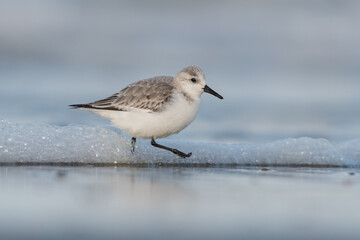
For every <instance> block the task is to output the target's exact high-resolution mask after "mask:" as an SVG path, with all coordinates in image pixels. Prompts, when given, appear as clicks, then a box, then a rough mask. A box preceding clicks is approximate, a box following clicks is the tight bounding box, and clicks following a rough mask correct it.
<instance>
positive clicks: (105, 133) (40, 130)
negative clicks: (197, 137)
mask: <svg viewBox="0 0 360 240" xmlns="http://www.w3.org/2000/svg"><path fill="white" fill-rule="evenodd" d="M0 132H1V135H0V164H3V165H4V164H55V165H56V164H70V165H71V164H75V165H76V164H78V165H79V164H115V165H116V164H119V165H121V164H129V165H131V164H134V165H136V164H150V165H151V164H164V165H166V164H180V165H181V164H184V165H185V164H194V165H220V166H221V165H236V166H313V167H359V163H360V139H353V140H349V141H345V142H341V143H337V144H332V143H331V142H329V141H328V140H326V139H315V138H308V137H302V138H288V139H282V140H278V141H274V142H270V143H265V144H224V143H203V142H192V141H186V142H185V141H174V140H167V139H159V140H158V142H159V143H160V144H163V145H166V146H171V147H174V148H178V149H179V150H181V151H184V152H192V153H193V155H192V156H191V157H190V158H186V159H183V158H180V157H178V156H176V155H174V154H173V153H171V152H168V151H165V150H162V149H158V148H154V147H153V146H151V144H150V141H149V140H142V139H138V141H137V144H136V149H135V153H134V154H132V153H131V151H130V149H131V146H130V137H129V136H127V135H125V134H124V133H122V132H121V131H120V130H117V129H115V128H112V127H95V126H85V125H69V126H54V125H45V124H34V123H18V122H10V121H7V120H1V121H0Z"/></svg>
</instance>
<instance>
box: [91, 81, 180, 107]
mask: <svg viewBox="0 0 360 240" xmlns="http://www.w3.org/2000/svg"><path fill="white" fill-rule="evenodd" d="M173 90H174V85H173V78H172V77H166V76H162V77H155V78H151V79H145V80H142V81H139V82H136V83H133V84H130V85H129V86H127V87H126V88H124V89H123V90H121V91H120V92H118V93H115V94H114V95H112V96H110V97H108V98H105V99H102V100H99V101H96V102H92V103H89V104H88V105H90V106H91V108H96V109H104V110H118V111H128V110H130V109H134V108H135V109H141V110H147V111H150V112H156V111H159V110H161V109H162V107H163V105H164V103H166V102H168V101H170V100H171V94H172V92H173Z"/></svg>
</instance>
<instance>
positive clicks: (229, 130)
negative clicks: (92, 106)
mask: <svg viewBox="0 0 360 240" xmlns="http://www.w3.org/2000/svg"><path fill="white" fill-rule="evenodd" d="M359 13H360V2H359V1H356V0H348V1H337V0H332V1H321V0H320V1H304V0H301V1H300V0H299V1H296V0H294V1H267V0H263V1H261V0H259V1H254V0H251V1H250V0H249V1H160V0H158V1H151V2H150V1H145V0H143V1H97V0H87V1H84V0H75V1H64V0H61V1H60V0H33V1H27V0H17V1H13V0H0V85H1V88H0V118H1V119H6V120H10V121H21V122H39V123H46V124H56V125H68V124H91V125H109V122H108V121H107V120H105V119H101V118H100V117H98V116H96V115H94V114H92V113H89V112H85V111H79V110H71V109H69V107H68V105H69V104H75V103H87V102H90V101H94V100H98V99H102V98H105V97H108V96H109V95H111V94H113V93H115V92H117V91H119V90H121V89H122V88H123V87H125V86H126V85H127V84H129V83H131V82H134V81H137V80H140V79H144V78H148V77H153V76H157V75H174V74H175V73H177V72H178V71H180V70H181V69H182V68H184V67H186V66H188V65H198V66H200V67H201V68H202V69H203V71H204V72H205V74H206V77H207V82H208V85H209V86H211V87H212V88H213V89H214V90H216V91H217V92H219V93H220V94H222V95H223V96H224V98H225V99H224V100H223V101H220V100H219V99H217V98H215V97H213V96H211V95H203V97H202V106H201V108H200V111H199V115H198V117H197V119H196V121H195V122H194V123H193V124H191V125H190V126H189V127H188V128H187V129H185V130H184V131H183V132H181V134H179V135H176V136H172V138H175V139H189V138H190V139H191V140H202V141H219V142H264V141H271V140H274V139H279V138H285V137H299V136H309V137H325V138H328V139H330V140H332V141H337V140H343V139H349V138H354V137H358V136H359V135H360V107H359V102H360V94H359V90H360V81H359V77H360V47H359V43H360V30H359V26H358V25H359V24H358V23H359V22H360V14H359Z"/></svg>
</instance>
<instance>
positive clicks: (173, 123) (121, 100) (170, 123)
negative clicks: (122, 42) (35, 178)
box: [70, 66, 223, 158]
mask: <svg viewBox="0 0 360 240" xmlns="http://www.w3.org/2000/svg"><path fill="white" fill-rule="evenodd" d="M203 92H207V93H210V94H212V95H214V96H216V97H218V98H220V99H223V97H222V96H221V95H220V94H218V93H217V92H215V91H214V90H212V89H211V88H210V87H208V86H207V85H206V82H205V75H204V73H203V72H202V70H201V69H200V68H199V67H196V66H190V67H187V68H184V69H183V70H181V71H180V72H179V73H177V74H176V75H175V76H174V77H169V76H159V77H153V78H149V79H145V80H142V81H138V82H135V83H133V84H130V85H129V86H127V87H126V88H124V89H123V90H121V91H120V92H118V93H115V94H114V95H112V96H110V97H108V98H105V99H102V100H99V101H96V102H92V103H88V104H74V105H70V106H71V107H73V108H80V109H86V110H89V111H91V112H94V113H96V114H98V115H100V116H102V117H104V118H107V119H110V120H111V123H112V124H113V125H114V126H116V127H118V128H120V129H122V130H123V131H125V132H126V133H128V134H129V135H131V136H132V139H131V146H132V148H131V151H132V152H134V150H135V143H136V138H144V139H151V145H153V146H154V147H158V148H162V149H165V150H168V151H171V152H173V153H175V154H177V155H178V156H180V157H183V158H186V157H190V156H191V153H188V154H185V153H183V152H181V151H179V150H177V149H174V148H169V147H166V146H163V145H160V144H158V143H157V142H155V139H157V138H164V137H167V136H169V135H172V134H175V133H178V132H180V131H181V130H183V129H184V128H185V127H186V126H188V125H189V124H190V123H191V122H192V121H193V120H194V119H195V117H196V114H197V112H198V109H199V104H200V96H201V94H202V93H203Z"/></svg>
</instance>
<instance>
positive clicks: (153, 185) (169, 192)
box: [0, 166, 360, 239]
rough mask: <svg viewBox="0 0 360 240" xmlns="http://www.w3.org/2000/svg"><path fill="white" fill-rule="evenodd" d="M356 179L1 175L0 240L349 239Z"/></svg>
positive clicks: (330, 172)
mask: <svg viewBox="0 0 360 240" xmlns="http://www.w3.org/2000/svg"><path fill="white" fill-rule="evenodd" d="M359 190H360V171H359V170H358V169H350V168H349V169H336V168H284V167H282V168H272V167H267V168H261V167H260V168H212V167H211V168H181V167H149V168H148V167H144V168H140V167H137V168H131V167H118V168H114V167H56V166H21V167H19V166H14V167H5V166H3V167H0V195H1V197H0V213H1V214H0V239H290V238H291V239H304V238H308V239H310V238H311V239H357V237H358V235H359V234H360V228H359V227H358V223H359V222H360V208H359V199H360V191H359Z"/></svg>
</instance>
